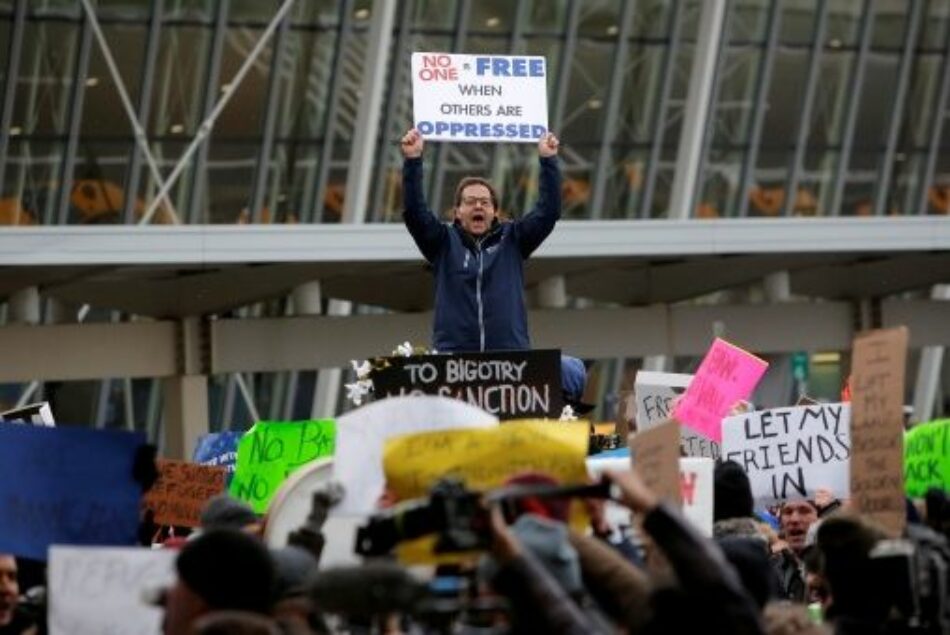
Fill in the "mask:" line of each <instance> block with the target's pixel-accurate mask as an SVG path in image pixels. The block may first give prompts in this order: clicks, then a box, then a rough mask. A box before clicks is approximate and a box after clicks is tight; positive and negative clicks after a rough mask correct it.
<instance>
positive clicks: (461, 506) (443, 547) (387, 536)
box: [356, 479, 611, 557]
mask: <svg viewBox="0 0 950 635" xmlns="http://www.w3.org/2000/svg"><path fill="white" fill-rule="evenodd" d="M528 497H535V498H571V497H584V498H610V497H611V486H610V484H609V483H608V482H606V481H603V482H601V483H598V484H595V485H566V486H561V485H548V484H532V485H511V486H507V487H502V488H499V489H496V490H492V491H490V492H486V493H480V492H475V491H472V490H469V489H467V488H466V487H465V484H464V483H462V482H461V481H458V480H455V479H443V480H440V481H438V482H436V484H435V485H434V486H433V487H432V490H431V491H430V493H429V497H428V498H425V499H415V500H411V501H406V502H405V503H402V504H400V505H397V506H396V507H394V508H392V509H390V510H387V511H386V512H383V513H380V514H377V515H375V516H372V517H371V518H370V519H369V521H368V522H367V524H366V525H363V526H362V527H360V528H359V529H358V530H357V534H356V552H357V553H358V554H359V555H361V556H364V557H371V556H382V555H385V554H387V553H389V552H391V551H392V550H393V548H394V547H395V546H396V545H398V544H399V543H400V542H402V541H405V540H412V539H415V538H419V537H422V536H426V535H429V534H436V535H437V540H436V543H435V552H436V553H456V552H461V551H477V550H484V549H487V548H488V547H489V546H490V544H491V530H490V522H489V517H488V508H489V506H490V505H491V504H493V503H500V504H501V505H502V509H503V511H504V512H505V515H506V516H507V517H508V519H509V520H511V519H512V518H513V517H514V515H515V513H514V509H513V508H514V507H515V505H516V504H517V501H518V500H520V499H524V498H528Z"/></svg>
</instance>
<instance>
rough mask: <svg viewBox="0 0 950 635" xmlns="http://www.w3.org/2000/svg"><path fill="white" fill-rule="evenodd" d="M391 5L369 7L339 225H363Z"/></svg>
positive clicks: (390, 31) (390, 35) (390, 28)
mask: <svg viewBox="0 0 950 635" xmlns="http://www.w3.org/2000/svg"><path fill="white" fill-rule="evenodd" d="M395 14H396V3H395V2H376V3H374V4H373V12H372V15H371V18H372V21H371V23H370V28H369V47H368V48H367V51H366V60H365V63H364V65H363V81H362V84H361V85H360V105H359V110H358V112H357V116H356V124H355V130H354V134H353V144H352V151H351V153H350V162H349V168H348V169H347V172H346V174H347V176H346V194H345V196H344V199H343V219H342V220H343V222H344V223H356V224H360V223H363V222H365V220H366V214H367V211H368V210H367V206H368V202H369V193H370V187H371V185H372V180H373V177H374V176H375V173H374V171H373V168H374V167H376V161H375V160H374V159H375V158H376V156H375V154H376V153H375V148H376V141H377V136H378V134H379V115H380V109H381V107H382V103H383V90H384V89H385V87H386V57H387V56H388V55H389V48H390V45H391V44H392V40H393V20H394V18H395Z"/></svg>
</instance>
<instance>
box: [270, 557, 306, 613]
mask: <svg viewBox="0 0 950 635" xmlns="http://www.w3.org/2000/svg"><path fill="white" fill-rule="evenodd" d="M270 555H271V557H272V558H273V559H274V567H275V569H276V574H277V582H276V587H275V593H276V596H277V599H279V600H280V599H284V598H287V597H291V596H295V595H302V594H303V593H304V582H305V581H306V579H307V576H308V575H309V574H310V572H311V571H315V570H316V568H317V559H316V558H314V557H313V554H311V553H310V552H309V551H307V550H306V549H304V548H302V547H297V546H295V545H288V546H286V547H281V548H280V549H272V550H271V552H270Z"/></svg>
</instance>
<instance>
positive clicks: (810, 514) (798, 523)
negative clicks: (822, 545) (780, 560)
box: [779, 499, 818, 554]
mask: <svg viewBox="0 0 950 635" xmlns="http://www.w3.org/2000/svg"><path fill="white" fill-rule="evenodd" d="M816 520H818V509H817V508H816V507H815V505H814V503H812V502H811V501H809V500H805V499H800V500H790V501H787V502H785V503H784V504H783V505H782V509H781V511H780V512H779V523H780V524H781V528H782V536H783V537H784V538H785V542H787V543H788V547H789V548H790V549H791V550H792V551H794V552H795V553H796V554H800V553H801V552H802V550H803V549H804V548H805V537H806V536H807V534H808V528H809V527H811V526H812V524H813V523H814V522H815V521H816Z"/></svg>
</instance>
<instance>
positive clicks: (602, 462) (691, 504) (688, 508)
mask: <svg viewBox="0 0 950 635" xmlns="http://www.w3.org/2000/svg"><path fill="white" fill-rule="evenodd" d="M679 463H680V500H681V501H682V510H683V515H684V516H686V518H687V519H689V521H690V522H691V523H693V526H694V527H696V528H697V529H698V530H699V531H701V532H702V533H703V535H704V536H712V528H713V460H712V459H710V458H705V457H680V459H679ZM629 469H630V457H610V458H606V459H598V458H597V457H596V456H593V457H590V458H588V459H587V471H588V473H589V474H590V476H591V478H592V479H594V480H597V479H599V478H600V475H601V474H603V473H604V472H606V471H607V470H621V471H623V470H629ZM605 512H606V516H607V522H608V523H610V524H611V525H612V526H613V527H628V526H630V510H629V509H627V508H626V507H624V506H623V505H619V504H617V503H614V502H608V503H607V506H606V508H605Z"/></svg>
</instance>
